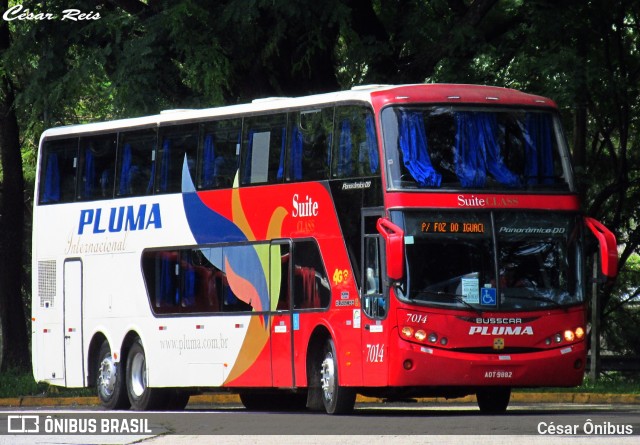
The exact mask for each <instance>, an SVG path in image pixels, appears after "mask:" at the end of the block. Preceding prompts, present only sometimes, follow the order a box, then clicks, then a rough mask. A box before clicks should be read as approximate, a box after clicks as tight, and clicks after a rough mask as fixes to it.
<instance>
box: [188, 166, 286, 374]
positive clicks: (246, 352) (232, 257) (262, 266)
mask: <svg viewBox="0 0 640 445" xmlns="http://www.w3.org/2000/svg"><path fill="white" fill-rule="evenodd" d="M222 193H230V194H231V196H230V198H231V199H223V200H221V202H220V203H219V204H220V205H221V206H223V205H229V203H230V205H231V208H230V209H227V210H230V214H231V219H229V218H228V217H227V216H224V215H223V214H221V213H220V212H219V211H216V210H214V209H213V208H212V207H211V206H210V205H207V204H206V203H205V202H204V201H203V199H202V196H201V194H200V193H197V192H196V190H195V187H194V185H193V180H192V179H191V175H190V173H189V169H188V167H187V163H186V159H185V163H184V165H183V170H182V199H183V203H184V210H185V215H186V217H187V221H188V223H189V228H190V230H191V232H192V234H193V237H194V239H195V241H196V243H197V244H216V243H230V242H251V241H256V237H255V235H254V230H253V229H252V227H251V226H250V224H249V221H248V220H247V217H246V215H245V212H244V209H243V207H242V201H241V198H240V190H239V189H237V188H235V189H232V190H225V191H223V192H222ZM216 204H218V203H216ZM286 216H287V211H286V210H285V209H284V208H282V207H277V208H276V209H275V210H274V211H273V214H272V215H271V217H270V218H269V224H268V229H267V233H266V234H265V235H267V239H269V238H270V237H272V238H278V237H281V231H282V223H283V220H284V218H285V217H286ZM247 252H249V254H247ZM207 259H208V260H209V261H211V263H212V264H213V265H214V266H216V267H218V268H219V269H220V270H224V271H225V273H226V277H227V281H228V284H229V287H230V288H231V290H232V291H233V293H234V294H235V295H236V296H237V297H238V298H239V299H240V300H242V301H244V302H245V303H247V304H249V305H251V307H252V308H253V311H257V312H260V311H269V309H270V308H269V287H268V285H267V283H268V280H267V277H268V273H269V248H268V246H267V245H255V246H253V248H252V249H226V250H225V254H224V256H223V258H207ZM221 262H223V264H220V263H221ZM274 264H277V265H279V264H280V261H276V262H274ZM279 276H280V274H279V273H276V274H274V277H279ZM271 286H272V289H279V287H280V283H272V284H271ZM275 299H276V298H274V300H275ZM269 334H270V332H269V323H268V315H265V316H264V317H251V319H250V322H249V326H248V328H247V332H246V336H245V338H244V341H243V344H242V347H241V349H240V352H239V354H238V357H237V358H236V361H235V363H234V364H233V365H232V368H231V370H230V372H229V374H228V376H227V378H226V379H225V382H224V385H230V384H231V382H233V380H235V379H236V378H238V377H240V376H241V375H242V374H243V373H244V372H245V371H246V370H247V369H249V367H251V365H253V363H254V362H255V361H256V359H257V358H258V356H260V354H261V353H262V352H263V350H264V348H265V347H268V340H269Z"/></svg>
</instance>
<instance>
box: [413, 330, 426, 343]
mask: <svg viewBox="0 0 640 445" xmlns="http://www.w3.org/2000/svg"><path fill="white" fill-rule="evenodd" d="M415 338H416V340H418V341H423V340H424V339H425V338H427V333H426V332H424V331H423V330H422V329H420V330H418V331H416V334H415Z"/></svg>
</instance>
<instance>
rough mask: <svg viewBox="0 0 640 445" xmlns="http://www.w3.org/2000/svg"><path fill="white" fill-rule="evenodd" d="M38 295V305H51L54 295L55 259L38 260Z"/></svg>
mask: <svg viewBox="0 0 640 445" xmlns="http://www.w3.org/2000/svg"><path fill="white" fill-rule="evenodd" d="M38 296H39V297H40V307H45V306H47V303H48V306H49V307H53V304H54V301H55V297H56V262H55V260H49V261H39V262H38Z"/></svg>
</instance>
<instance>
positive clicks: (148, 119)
mask: <svg viewBox="0 0 640 445" xmlns="http://www.w3.org/2000/svg"><path fill="white" fill-rule="evenodd" d="M340 102H343V103H349V102H365V103H369V104H372V105H373V106H374V107H375V108H376V109H380V108H382V107H383V106H385V105H387V104H389V103H396V104H402V103H416V102H418V103H451V104H454V103H473V104H485V105H486V104H491V105H496V104H502V105H511V106H514V105H523V106H537V107H546V108H556V104H555V103H554V102H553V101H552V100H551V99H548V98H545V97H542V96H536V95H532V94H527V93H523V92H521V91H518V90H514V89H509V88H501V87H493V86H481V85H468V84H414V85H362V86H356V87H353V88H352V89H350V90H345V91H338V92H332V93H323V94H315V95H310V96H302V97H295V98H293V97H268V98H263V99H256V100H254V101H253V102H251V103H246V104H239V105H229V106H220V107H214V108H204V109H176V110H165V111H162V112H161V113H159V114H156V115H150V116H144V117H136V118H128V119H118V120H113V121H106V122H96V123H90V124H77V125H68V126H60V127H54V128H50V129H48V130H46V131H45V132H44V133H43V134H42V139H44V138H48V137H57V136H63V135H69V134H82V133H85V134H90V133H98V132H106V131H110V130H117V129H121V128H134V127H140V128H144V127H152V126H157V125H161V124H163V123H178V122H182V121H184V122H189V121H198V120H204V119H206V118H212V117H222V116H234V115H238V116H240V115H245V114H252V113H257V112H261V111H278V110H288V109H294V108H306V107H312V106H315V105H326V104H333V103H340Z"/></svg>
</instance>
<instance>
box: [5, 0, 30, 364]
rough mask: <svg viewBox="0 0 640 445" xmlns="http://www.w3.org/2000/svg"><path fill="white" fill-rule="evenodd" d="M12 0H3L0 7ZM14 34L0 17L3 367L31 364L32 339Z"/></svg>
mask: <svg viewBox="0 0 640 445" xmlns="http://www.w3.org/2000/svg"><path fill="white" fill-rule="evenodd" d="M7 7H8V1H7V0H2V1H0V10H2V11H4V10H6V9H7ZM10 41H11V36H10V33H9V26H8V23H7V22H6V21H4V20H3V21H0V158H1V165H2V173H3V176H2V200H1V201H0V202H1V204H0V252H1V253H2V254H0V332H1V334H0V340H1V345H0V369H3V368H6V367H7V366H15V367H26V366H27V365H28V364H29V360H30V354H29V340H28V338H29V337H28V335H27V325H26V318H25V311H24V304H23V301H22V279H21V277H22V263H23V261H22V252H23V241H24V180H23V177H22V155H21V153H20V139H19V128H18V119H17V116H16V112H15V106H14V103H15V93H14V89H13V84H12V82H11V79H10V78H9V76H8V75H7V72H6V70H5V65H4V64H3V63H2V60H3V56H4V53H5V52H6V51H7V49H8V48H9V45H10Z"/></svg>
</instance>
